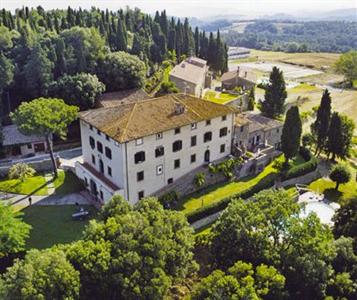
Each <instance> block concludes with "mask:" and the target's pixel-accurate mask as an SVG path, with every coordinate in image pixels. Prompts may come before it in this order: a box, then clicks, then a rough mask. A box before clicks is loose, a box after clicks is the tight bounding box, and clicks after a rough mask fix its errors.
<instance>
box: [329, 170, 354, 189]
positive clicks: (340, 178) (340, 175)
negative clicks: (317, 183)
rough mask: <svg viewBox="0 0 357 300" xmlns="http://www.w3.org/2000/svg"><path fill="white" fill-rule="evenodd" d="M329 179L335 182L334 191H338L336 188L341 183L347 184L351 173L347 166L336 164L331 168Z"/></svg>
mask: <svg viewBox="0 0 357 300" xmlns="http://www.w3.org/2000/svg"><path fill="white" fill-rule="evenodd" d="M330 179H331V180H332V181H334V182H336V187H335V189H336V190H338V187H339V186H340V184H341V183H347V182H349V181H350V179H351V172H350V170H349V169H348V167H347V166H345V165H343V164H338V165H336V166H334V167H333V169H332V171H331V173H330Z"/></svg>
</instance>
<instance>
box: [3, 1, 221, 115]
mask: <svg viewBox="0 0 357 300" xmlns="http://www.w3.org/2000/svg"><path fill="white" fill-rule="evenodd" d="M226 50H227V49H226V45H225V44H224V43H223V42H221V39H220V34H219V32H218V33H217V34H213V33H210V34H206V33H205V32H201V31H199V30H198V28H196V29H195V30H193V29H192V28H191V26H190V24H189V22H188V20H187V19H185V20H184V21H183V22H182V21H181V20H180V19H175V18H168V17H167V15H166V12H165V11H163V12H161V13H159V12H157V13H156V15H155V16H154V17H151V16H150V15H147V14H144V13H142V12H140V10H139V9H135V10H131V9H126V10H119V11H115V12H113V11H108V10H106V11H103V10H99V9H96V8H92V9H91V10H82V9H78V10H74V9H72V8H70V7H69V8H68V9H67V10H51V11H45V10H44V9H43V8H42V7H37V8H36V9H30V8H28V7H23V8H21V9H18V10H16V12H15V13H12V12H10V11H7V10H5V9H3V10H1V11H0V70H1V74H0V79H1V80H0V81H1V83H0V95H1V94H2V99H3V113H4V115H7V114H8V112H9V111H10V110H14V109H15V108H16V107H17V106H18V105H19V104H20V103H21V102H22V101H28V100H31V99H34V98H37V97H40V96H51V97H59V98H64V100H65V101H66V102H69V104H76V105H78V106H80V108H81V109H85V108H88V107H90V106H91V105H92V104H93V102H94V99H95V98H96V97H97V96H98V94H100V93H101V92H103V91H104V90H107V91H115V90H121V89H126V88H133V87H141V86H143V84H144V82H145V79H146V78H148V77H150V76H151V74H153V73H154V72H155V70H156V69H157V68H158V67H159V66H160V64H161V63H162V62H163V61H164V60H166V59H171V60H172V59H174V60H176V62H178V61H180V60H182V59H183V58H184V57H187V56H190V55H197V56H199V57H201V58H203V59H207V60H208V63H209V65H210V67H211V69H212V70H213V71H216V72H222V71H225V70H226V69H227V56H226V53H227V51H226ZM82 73H84V74H82ZM103 84H104V86H103ZM79 86H81V87H82V86H83V89H84V90H85V92H88V93H89V95H90V96H89V97H88V98H89V103H83V101H82V100H83V99H80V95H79V96H77V97H76V99H71V98H70V97H69V96H70V95H76V94H77V95H78V94H80V92H82V91H78V87H79ZM76 89H77V90H76ZM82 94H83V93H82ZM84 94H85V93H84ZM66 96H68V97H67V98H66ZM72 98H73V96H72ZM78 98H79V99H78ZM75 101H79V103H74V102H75Z"/></svg>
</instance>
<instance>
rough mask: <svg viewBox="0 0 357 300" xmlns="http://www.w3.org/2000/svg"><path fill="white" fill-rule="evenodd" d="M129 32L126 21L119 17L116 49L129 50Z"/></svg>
mask: <svg viewBox="0 0 357 300" xmlns="http://www.w3.org/2000/svg"><path fill="white" fill-rule="evenodd" d="M127 45H128V41H127V33H126V27H125V23H124V22H123V21H122V20H121V19H120V18H118V26H117V33H116V50H117V51H126V50H127Z"/></svg>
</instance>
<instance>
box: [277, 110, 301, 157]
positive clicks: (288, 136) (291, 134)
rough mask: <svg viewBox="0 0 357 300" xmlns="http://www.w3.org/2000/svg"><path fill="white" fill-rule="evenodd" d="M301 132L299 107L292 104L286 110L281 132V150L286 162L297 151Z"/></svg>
mask: <svg viewBox="0 0 357 300" xmlns="http://www.w3.org/2000/svg"><path fill="white" fill-rule="evenodd" d="M301 133H302V123H301V119H300V114H299V108H298V107H297V106H292V107H291V108H290V109H289V110H288V111H287V112H286V118H285V122H284V127H283V132H282V134H281V150H282V151H283V153H284V156H285V162H286V163H288V161H289V159H291V158H293V157H294V156H296V154H297V153H298V150H299V146H300V139H301Z"/></svg>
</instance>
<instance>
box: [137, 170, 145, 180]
mask: <svg viewBox="0 0 357 300" xmlns="http://www.w3.org/2000/svg"><path fill="white" fill-rule="evenodd" d="M143 180H144V171H140V172H138V173H136V181H143Z"/></svg>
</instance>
